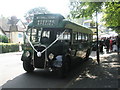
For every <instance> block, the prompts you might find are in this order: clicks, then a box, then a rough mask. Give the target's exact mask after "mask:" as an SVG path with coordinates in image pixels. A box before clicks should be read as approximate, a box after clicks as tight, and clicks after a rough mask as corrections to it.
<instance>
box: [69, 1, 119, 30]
mask: <svg viewBox="0 0 120 90" xmlns="http://www.w3.org/2000/svg"><path fill="white" fill-rule="evenodd" d="M71 7H72V8H71ZM71 7H70V9H71V12H70V13H71V15H70V16H71V17H72V18H80V17H94V13H95V11H97V12H102V13H104V17H103V21H105V25H106V26H107V27H112V28H113V29H115V30H117V31H119V30H120V18H119V14H120V1H119V2H117V1H116V2H79V1H74V2H71ZM119 32H120V31H119Z"/></svg>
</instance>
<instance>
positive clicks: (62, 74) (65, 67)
mask: <svg viewBox="0 0 120 90" xmlns="http://www.w3.org/2000/svg"><path fill="white" fill-rule="evenodd" d="M67 59H68V58H67V57H65V60H63V65H62V67H61V68H60V69H59V71H58V74H59V76H60V77H62V78H65V77H67V75H68V72H69V71H70V67H69V66H70V65H69V63H68V60H67Z"/></svg>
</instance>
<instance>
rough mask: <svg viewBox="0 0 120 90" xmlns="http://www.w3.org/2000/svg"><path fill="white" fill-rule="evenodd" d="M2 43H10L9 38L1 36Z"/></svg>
mask: <svg viewBox="0 0 120 90" xmlns="http://www.w3.org/2000/svg"><path fill="white" fill-rule="evenodd" d="M0 42H3V43H8V38H7V36H3V35H0Z"/></svg>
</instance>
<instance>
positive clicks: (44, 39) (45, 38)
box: [41, 30, 50, 44]
mask: <svg viewBox="0 0 120 90" xmlns="http://www.w3.org/2000/svg"><path fill="white" fill-rule="evenodd" d="M49 41H50V30H44V31H42V35H41V43H44V44H45V43H49Z"/></svg>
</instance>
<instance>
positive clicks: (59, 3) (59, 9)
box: [0, 0, 69, 18]
mask: <svg viewBox="0 0 120 90" xmlns="http://www.w3.org/2000/svg"><path fill="white" fill-rule="evenodd" d="M68 6H69V0H1V2H0V15H3V16H5V17H10V16H12V15H15V16H17V17H18V18H23V16H24V15H25V13H26V12H27V11H28V10H30V9H32V8H35V7H46V8H47V9H48V11H50V12H51V13H60V14H62V15H64V16H65V15H66V14H68V13H69V8H68Z"/></svg>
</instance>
